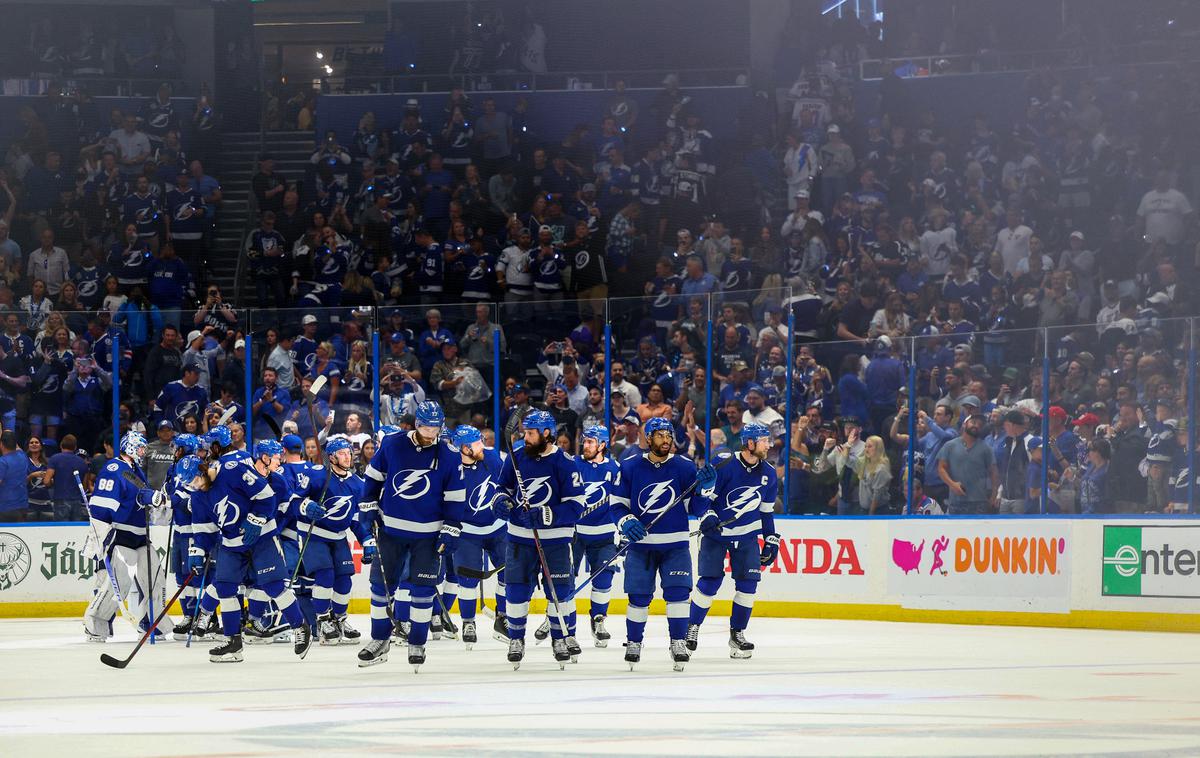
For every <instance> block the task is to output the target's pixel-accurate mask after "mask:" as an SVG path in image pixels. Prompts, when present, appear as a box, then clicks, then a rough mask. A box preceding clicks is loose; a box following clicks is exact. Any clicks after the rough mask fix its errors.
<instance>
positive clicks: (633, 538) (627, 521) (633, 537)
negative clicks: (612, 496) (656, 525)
mask: <svg viewBox="0 0 1200 758" xmlns="http://www.w3.org/2000/svg"><path fill="white" fill-rule="evenodd" d="M617 528H618V529H620V530H621V534H623V535H625V537H626V538H627V539H628V540H629V541H630V542H641V541H642V540H644V539H646V525H645V524H643V523H642V522H641V521H638V519H637V516H634V515H633V514H632V513H631V514H629V515H628V516H625V517H624V518H622V519H621V520H620V521H618V522H617Z"/></svg>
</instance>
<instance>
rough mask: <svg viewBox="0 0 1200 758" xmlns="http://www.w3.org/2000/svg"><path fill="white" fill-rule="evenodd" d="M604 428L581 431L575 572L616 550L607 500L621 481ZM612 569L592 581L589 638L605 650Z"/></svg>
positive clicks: (591, 566)
mask: <svg viewBox="0 0 1200 758" xmlns="http://www.w3.org/2000/svg"><path fill="white" fill-rule="evenodd" d="M607 454H608V429H607V428H605V427H603V426H589V427H588V428H587V429H584V430H583V449H582V455H581V456H580V457H579V458H577V459H576V460H575V464H576V467H577V468H578V469H579V473H580V476H582V477H583V488H584V490H583V497H584V515H583V516H582V517H581V518H580V519H579V522H578V523H577V524H575V544H574V548H573V551H572V552H573V553H574V556H575V573H576V574H578V573H579V567H580V564H581V563H582V562H583V559H584V558H585V557H586V558H587V565H588V569H589V570H591V571H595V570H596V569H597V568H599V567H600V566H603V565H604V563H605V562H606V561H608V560H609V559H611V558H612V557H613V555H614V554H615V553H616V551H617V540H616V537H617V526H616V522H615V521H614V520H613V512H612V506H611V503H610V497H611V495H612V493H613V492H614V491H615V490H616V489H617V487H618V486H619V485H620V482H621V468H620V466H618V465H617V462H616V461H614V460H613V459H612V458H609V457H608V455H607ZM614 573H615V571H614V569H613V568H612V567H611V566H609V567H608V568H606V569H605V570H604V571H602V572H600V574H599V575H598V576H597V577H596V578H595V579H593V580H592V596H591V610H590V612H589V615H590V616H591V621H592V639H593V640H594V641H595V643H596V647H608V641H609V640H610V639H611V638H612V635H611V634H609V632H608V630H607V629H605V628H604V619H605V618H606V617H607V616H608V601H609V598H610V597H611V596H612V583H613V574H614Z"/></svg>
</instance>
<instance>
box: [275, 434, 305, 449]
mask: <svg viewBox="0 0 1200 758" xmlns="http://www.w3.org/2000/svg"><path fill="white" fill-rule="evenodd" d="M279 442H280V444H282V445H283V449H284V450H288V451H292V452H295V451H297V450H303V449H304V440H302V439H300V435H298V434H285V435H283V439H281V440H280V441H279Z"/></svg>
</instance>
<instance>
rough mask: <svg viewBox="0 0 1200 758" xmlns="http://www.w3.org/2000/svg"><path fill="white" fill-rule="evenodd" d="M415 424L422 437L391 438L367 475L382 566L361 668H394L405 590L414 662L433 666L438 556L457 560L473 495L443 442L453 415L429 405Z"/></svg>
mask: <svg viewBox="0 0 1200 758" xmlns="http://www.w3.org/2000/svg"><path fill="white" fill-rule="evenodd" d="M414 416H415V422H416V429H415V430H413V431H411V432H408V433H406V434H391V435H388V436H386V437H384V438H383V440H382V441H381V442H380V444H379V450H377V451H376V452H375V456H374V457H373V458H372V459H371V463H370V465H368V466H367V470H366V477H367V481H366V487H365V488H364V492H363V502H362V503H361V504H360V506H359V508H360V511H361V512H360V517H361V518H362V519H363V520H364V523H366V524H367V525H369V526H370V527H371V528H372V530H373V531H374V532H375V536H376V539H377V540H378V546H377V547H378V550H379V559H378V560H373V561H371V641H370V642H368V643H367V644H366V645H365V646H363V648H362V650H360V651H359V653H358V660H359V663H358V665H359V666H373V665H376V664H378V663H383V662H384V661H386V660H387V653H388V648H389V647H390V639H389V638H390V635H391V632H392V625H391V623H389V621H388V613H387V609H388V601H389V600H390V599H391V597H392V595H393V593H394V592H395V590H396V587H397V585H398V584H399V583H402V582H403V583H407V584H408V585H409V593H410V595H411V598H412V606H411V610H410V614H409V615H410V621H411V624H412V627H411V629H410V631H409V633H408V662H409V664H410V665H412V666H413V667H414V668H418V667H420V665H421V664H423V663H424V662H425V642H426V640H427V639H428V636H429V621H430V618H431V617H432V616H433V598H434V593H435V592H436V587H437V583H438V566H439V563H440V561H439V560H438V551H439V549H441V550H442V551H445V552H452V551H453V550H454V548H455V547H456V543H457V541H458V537H459V532H460V527H459V522H458V521H457V520H455V518H454V512H455V511H456V510H458V508H460V507H461V503H462V502H463V499H464V497H465V494H464V492H463V489H462V480H461V477H460V476H459V471H460V465H459V455H458V453H456V452H455V451H454V450H453V449H452V448H451V447H450V446H449V445H445V444H442V442H441V441H440V437H441V433H442V426H443V425H444V424H445V423H446V414H445V413H444V412H443V411H442V408H441V406H439V405H438V404H437V403H435V402H432V401H426V402H423V403H421V404H419V405H418V406H417V409H416V413H415V414H414ZM364 558H365V556H364ZM405 564H407V570H406V571H403V572H402V571H401V569H402V568H404V567H405ZM385 576H386V577H387V582H386V584H385V582H384V577H385Z"/></svg>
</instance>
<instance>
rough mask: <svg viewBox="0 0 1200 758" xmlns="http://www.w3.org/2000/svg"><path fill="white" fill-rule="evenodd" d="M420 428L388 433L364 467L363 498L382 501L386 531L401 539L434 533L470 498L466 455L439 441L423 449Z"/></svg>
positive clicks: (382, 514) (380, 505)
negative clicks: (466, 485)
mask: <svg viewBox="0 0 1200 758" xmlns="http://www.w3.org/2000/svg"><path fill="white" fill-rule="evenodd" d="M415 437H416V432H408V433H406V434H389V435H387V436H386V437H384V438H383V441H382V442H381V443H380V445H379V450H377V451H376V452H375V456H374V457H373V458H372V459H371V463H370V465H368V466H367V470H366V477H367V481H366V487H365V488H364V492H363V500H377V501H379V512H380V516H381V519H382V525H383V530H384V531H385V532H386V533H387V534H390V535H394V536H397V537H408V538H414V537H417V538H419V537H432V536H434V535H436V534H437V533H438V532H439V531H441V528H442V524H443V523H444V522H447V521H448V522H451V523H453V524H454V525H455V526H457V525H458V524H457V523H456V522H455V519H454V513H455V512H456V511H458V510H460V509H461V508H462V503H463V502H464V500H465V498H466V492H465V491H464V490H463V484H462V479H461V478H460V477H459V469H460V468H461V461H462V456H461V455H459V453H458V452H457V451H456V450H454V449H452V448H451V447H450V446H449V445H446V444H444V443H442V442H435V443H433V444H432V445H426V446H424V447H419V446H418V445H417V443H416V442H415V441H414V438H415Z"/></svg>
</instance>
